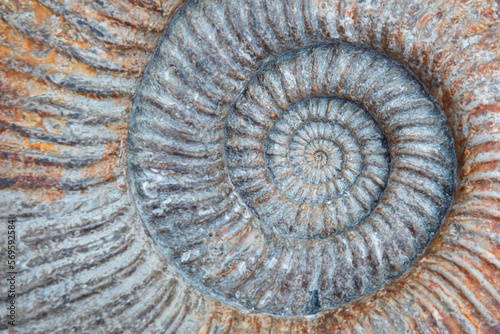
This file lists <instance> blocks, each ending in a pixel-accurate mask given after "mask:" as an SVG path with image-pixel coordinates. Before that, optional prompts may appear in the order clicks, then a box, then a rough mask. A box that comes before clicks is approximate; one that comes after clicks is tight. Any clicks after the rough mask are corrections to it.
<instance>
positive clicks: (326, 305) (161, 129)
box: [129, 1, 454, 316]
mask: <svg viewBox="0 0 500 334" xmlns="http://www.w3.org/2000/svg"><path fill="white" fill-rule="evenodd" d="M269 5H270V4H269ZM224 7H225V8H224ZM291 7H292V8H294V6H293V5H292V6H291ZM250 8H251V9H252V10H253V9H255V8H254V7H250ZM220 11H225V12H227V13H228V15H230V16H229V18H228V20H236V19H237V18H238V15H240V14H237V13H238V12H239V11H240V9H239V5H238V4H237V2H234V3H233V2H224V3H219V2H217V1H214V2H210V1H206V2H193V3H192V4H190V5H188V6H187V8H186V9H185V10H184V11H182V12H181V13H180V15H179V16H178V17H177V18H176V19H175V20H174V21H173V22H172V24H171V26H170V28H169V30H168V31H167V33H166V35H165V38H164V40H163V41H162V43H161V44H160V47H159V49H158V53H157V54H156V56H155V57H154V58H153V59H152V60H151V63H150V68H149V70H148V71H147V72H146V73H145V77H144V83H143V85H142V86H141V88H140V89H139V90H138V96H137V99H136V102H135V106H134V112H133V115H132V119H131V125H130V139H129V164H130V177H131V182H132V190H133V193H134V195H135V199H136V202H137V206H138V209H139V212H140V213H141V216H142V218H143V219H144V221H145V222H146V224H147V226H148V227H149V229H150V231H151V233H152V235H153V237H154V239H155V240H156V242H157V243H158V245H159V246H160V248H161V249H162V250H163V252H164V254H165V255H166V257H167V259H168V260H169V261H171V262H172V263H173V264H174V265H175V266H176V267H177V270H179V272H180V273H181V274H182V275H183V276H184V277H185V278H186V279H187V280H188V281H189V282H191V283H192V284H193V285H194V286H196V287H198V288H199V289H200V290H201V291H204V292H207V293H209V294H210V295H212V296H214V297H216V298H218V299H220V300H222V301H224V302H227V303H230V304H233V305H237V306H239V307H244V308H248V309H251V310H255V311H258V312H262V313H268V314H273V315H278V316H301V315H307V314H311V313H316V312H318V311H321V310H323V309H331V308H334V307H337V306H339V305H342V304H345V303H347V302H349V301H350V300H352V299H355V298H359V297H361V296H363V295H366V294H367V293H369V292H372V291H373V290H375V289H376V288H378V287H380V286H381V285H383V284H384V283H385V282H387V280H390V279H392V278H394V277H397V276H399V275H400V274H402V273H403V272H404V270H405V269H406V268H407V267H408V266H409V265H410V263H411V262H412V261H413V260H415V258H416V257H417V256H418V255H419V254H420V253H421V252H422V250H423V248H424V246H425V245H426V244H427V243H428V242H429V240H430V238H431V237H432V236H433V234H434V233H435V231H436V229H437V228H438V227H439V224H440V222H441V220H442V219H443V217H444V215H445V213H446V211H447V209H448V207H449V204H450V202H451V198H452V189H453V175H454V152H453V143H452V140H451V137H450V135H449V131H448V127H447V124H446V120H445V118H444V116H443V115H442V113H441V112H440V111H439V110H438V109H437V108H436V107H435V105H434V104H433V103H432V102H431V100H430V99H429V98H428V97H427V95H426V93H425V92H424V91H423V89H422V88H421V87H420V85H419V84H418V82H417V81H416V80H414V79H413V78H412V77H411V75H410V74H409V73H408V72H407V71H405V70H404V69H403V68H401V67H400V66H398V65H397V64H396V63H394V62H392V61H390V60H388V59H387V58H385V57H383V56H382V55H380V54H378V53H375V52H372V51H367V50H364V49H359V48H356V47H351V46H347V45H342V44H331V45H320V44H318V43H319V42H326V41H328V39H327V38H324V39H321V38H318V36H317V34H316V32H315V31H314V30H313V31H307V30H304V31H302V34H301V35H300V34H299V35H296V34H295V33H297V32H295V33H294V34H292V36H293V38H294V39H295V43H290V44H289V45H283V44H278V45H274V44H273V41H274V40H275V39H276V40H280V38H278V36H282V35H285V33H286V32H285V31H280V30H279V29H278V28H280V27H281V26H279V25H277V26H276V28H277V29H278V30H273V32H271V31H269V32H268V34H269V36H265V37H262V42H261V43H262V45H261V46H262V49H261V50H260V52H261V54H260V57H259V58H261V59H260V60H259V59H254V60H253V62H248V59H247V58H244V57H242V56H241V55H242V54H245V52H247V50H249V49H251V48H255V47H257V45H258V44H257V45H256V44H254V43H255V40H254V39H249V41H250V42H249V43H245V42H241V43H240V44H233V45H232V47H231V49H230V50H229V49H227V48H225V47H224V45H223V44H222V45H218V47H217V48H215V47H214V46H213V45H210V43H208V45H209V46H206V47H204V46H202V45H199V44H197V43H195V41H196V40H210V41H212V42H213V41H223V40H224V41H225V40H229V39H231V38H234V36H232V35H227V33H226V34H224V33H223V32H222V31H223V29H222V28H223V27H219V26H217V25H218V24H223V23H222V22H220V21H218V20H213V21H212V23H211V24H212V25H214V26H215V28H214V29H213V30H208V32H209V33H213V34H214V36H212V38H210V37H209V36H205V34H206V33H207V29H199V30H196V31H193V30H192V29H191V28H190V26H189V25H187V22H190V20H191V19H192V18H193V17H200V15H207V13H212V14H214V15H215V13H220ZM231 15H234V17H233V16H231ZM262 15H264V14H262V13H261V14H259V17H262ZM266 15H269V19H270V21H273V20H278V19H279V15H278V14H276V13H274V12H273V11H268V12H267V14H266ZM208 16H209V15H207V17H208ZM306 23H307V22H306ZM299 26H300V25H299ZM246 33H249V32H246ZM311 34H312V35H311ZM273 36H274V37H273ZM311 44H313V46H307V47H303V46H304V45H311ZM263 45H266V46H267V47H266V48H264V47H263ZM212 47H214V50H213V51H214V52H210V51H211V48H212ZM274 48H276V49H274ZM296 48H299V50H298V51H296V52H290V51H293V50H294V49H296ZM264 60H267V63H268V64H267V66H264V65H265V64H264ZM222 63H223V64H224V66H217V65H216V64H222ZM256 72H257V74H256V75H255V76H254V73H256ZM208 73H209V74H210V76H208V77H207V74H208ZM242 90H243V93H242V94H240V92H241V91H242ZM317 97H322V98H320V99H317ZM338 99H342V101H341V100H338ZM346 100H350V101H352V102H347V101H346ZM364 109H365V110H364ZM370 115H371V116H370ZM379 127H380V128H379ZM386 139H387V148H388V150H387V149H386V147H385V143H384V141H385V140H386ZM301 140H302V141H301ZM279 144H281V145H284V146H285V147H287V148H285V149H284V150H283V148H280V147H279ZM301 144H303V147H302V146H301ZM309 145H312V146H311V147H310V146H309ZM314 147H318V149H315V148H314ZM336 147H337V148H336ZM335 148H336V149H335ZM301 150H302V151H304V153H300V152H298V153H297V151H301ZM306 151H307V152H306ZM388 151H389V152H390V154H391V167H390V170H391V171H390V175H388V174H389V159H388ZM283 152H285V153H284V154H283ZM308 152H310V153H308ZM297 154H298V156H297ZM306 154H312V156H306ZM266 155H267V157H266ZM292 156H293V158H292ZM280 157H281V158H280ZM315 158H316V159H318V160H319V162H320V163H322V161H325V164H326V165H327V164H328V162H329V161H330V162H332V163H333V164H332V168H333V172H332V171H330V172H329V174H325V175H323V176H322V175H318V176H315V175H314V176H310V173H308V171H307V170H305V171H304V168H306V169H310V168H314V167H311V166H310V165H308V164H307V163H306V162H305V161H303V162H302V166H300V163H301V159H303V160H306V159H309V160H314V159H315ZM294 164H295V165H294ZM326 165H325V166H326ZM319 166H321V165H319ZM323 167H324V166H323ZM333 173H336V174H338V177H334V174H333ZM322 177H323V178H324V179H325V182H320V181H321V178H322ZM311 178H312V179H311ZM304 179H305V180H304ZM311 239H313V240H314V242H310V241H311ZM298 273H301V274H300V275H297V274H298Z"/></svg>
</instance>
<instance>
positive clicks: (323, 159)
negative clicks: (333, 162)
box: [313, 151, 328, 169]
mask: <svg viewBox="0 0 500 334" xmlns="http://www.w3.org/2000/svg"><path fill="white" fill-rule="evenodd" d="M313 157H314V162H316V164H315V165H313V167H314V168H318V169H319V168H323V167H324V166H325V165H326V163H327V162H328V157H327V156H326V153H325V152H323V151H316V152H314V155H313Z"/></svg>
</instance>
